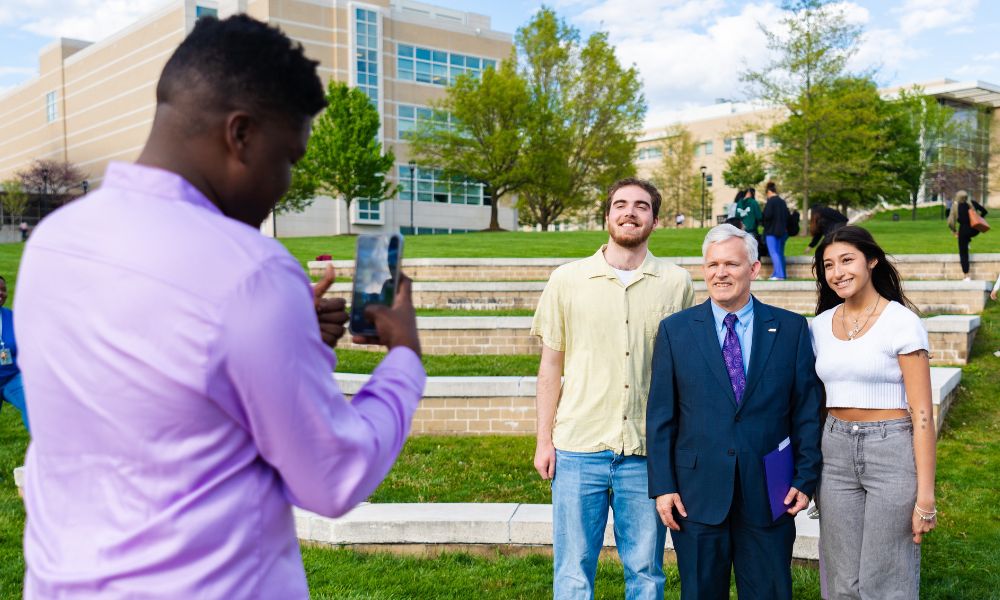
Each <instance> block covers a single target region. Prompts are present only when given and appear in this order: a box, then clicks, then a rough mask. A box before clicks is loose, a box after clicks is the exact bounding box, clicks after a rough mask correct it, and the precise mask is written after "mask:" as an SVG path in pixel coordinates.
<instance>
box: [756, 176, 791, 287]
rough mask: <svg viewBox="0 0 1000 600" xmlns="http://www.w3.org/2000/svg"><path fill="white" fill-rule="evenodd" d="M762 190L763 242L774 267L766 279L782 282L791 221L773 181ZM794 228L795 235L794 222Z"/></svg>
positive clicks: (784, 275) (786, 207) (786, 206)
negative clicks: (764, 193) (763, 195)
mask: <svg viewBox="0 0 1000 600" xmlns="http://www.w3.org/2000/svg"><path fill="white" fill-rule="evenodd" d="M764 189H765V190H766V193H767V203H765V204H764V215H763V219H762V221H763V223H764V241H765V242H766V243H767V250H768V254H769V255H770V257H771V264H773V265H774V273H773V274H772V275H771V277H769V278H768V279H770V280H772V281H784V280H785V277H786V274H785V242H786V241H788V233H789V231H788V224H789V222H790V221H791V214H790V213H789V212H788V205H787V204H785V200H784V199H783V198H782V197H781V196H779V195H778V186H777V185H775V183H774V182H773V181H768V182H767V186H766V187H765V188H764ZM795 226H796V233H797V232H798V231H797V229H798V221H796V222H795Z"/></svg>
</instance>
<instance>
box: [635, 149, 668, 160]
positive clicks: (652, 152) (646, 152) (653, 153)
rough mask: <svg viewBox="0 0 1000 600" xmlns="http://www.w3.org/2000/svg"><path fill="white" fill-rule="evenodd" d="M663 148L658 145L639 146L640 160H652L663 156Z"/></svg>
mask: <svg viewBox="0 0 1000 600" xmlns="http://www.w3.org/2000/svg"><path fill="white" fill-rule="evenodd" d="M662 157H663V149H662V148H658V147H656V146H648V147H646V148H639V160H650V159H653V158H662Z"/></svg>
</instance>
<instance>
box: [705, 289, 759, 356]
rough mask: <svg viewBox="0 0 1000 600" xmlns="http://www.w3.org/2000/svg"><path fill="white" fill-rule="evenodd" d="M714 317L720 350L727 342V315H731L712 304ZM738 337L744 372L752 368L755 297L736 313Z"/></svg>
mask: <svg viewBox="0 0 1000 600" xmlns="http://www.w3.org/2000/svg"><path fill="white" fill-rule="evenodd" d="M711 304H712V316H713V317H715V333H717V334H718V335H719V348H722V345H723V344H724V343H725V341H726V323H725V319H726V315H728V314H729V313H728V312H726V311H725V310H724V309H722V308H719V306H718V305H717V304H716V303H715V302H712V303H711ZM736 337H737V338H739V340H740V352H742V353H743V372H744V373H746V372H747V369H748V368H749V367H750V349H751V346H752V345H753V296H750V300H748V301H747V303H746V305H745V306H744V307H743V308H741V309H739V310H738V311H736Z"/></svg>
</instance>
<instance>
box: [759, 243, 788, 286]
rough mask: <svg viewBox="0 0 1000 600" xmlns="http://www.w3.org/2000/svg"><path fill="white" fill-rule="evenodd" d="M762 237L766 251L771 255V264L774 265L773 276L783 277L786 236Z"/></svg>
mask: <svg viewBox="0 0 1000 600" xmlns="http://www.w3.org/2000/svg"><path fill="white" fill-rule="evenodd" d="M764 239H765V241H766V242H767V253H768V254H770V255H771V264H773V265H774V276H775V277H778V278H781V279H785V277H786V275H785V242H787V241H788V236H787V235H783V236H781V237H778V236H776V235H767V236H764Z"/></svg>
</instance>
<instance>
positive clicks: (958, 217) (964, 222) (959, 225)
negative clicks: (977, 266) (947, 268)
mask: <svg viewBox="0 0 1000 600" xmlns="http://www.w3.org/2000/svg"><path fill="white" fill-rule="evenodd" d="M972 211H975V212H976V213H977V216H979V217H985V216H986V215H987V214H989V211H987V210H986V209H985V208H984V207H983V205H982V204H980V203H978V202H976V201H975V200H971V199H970V198H969V193H968V192H966V191H965V190H960V191H958V192H956V193H955V203H954V204H953V205H952V207H951V212H949V213H948V229H951V232H952V234H953V235H954V236H955V237H956V238H958V260H959V262H960V263H961V264H962V273H963V274H964V275H965V281H969V242H971V241H972V238H974V237H976V236H977V235H979V229H977V228H976V227H974V226H973V223H972V220H973V219H976V217H975V216H973V215H972ZM980 220H981V219H980Z"/></svg>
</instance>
